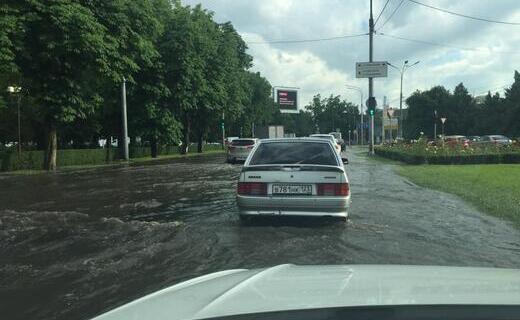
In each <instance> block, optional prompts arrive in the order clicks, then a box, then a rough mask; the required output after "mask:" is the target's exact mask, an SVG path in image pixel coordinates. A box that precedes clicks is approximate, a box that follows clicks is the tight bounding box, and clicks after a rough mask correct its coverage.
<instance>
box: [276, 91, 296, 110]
mask: <svg viewBox="0 0 520 320" xmlns="http://www.w3.org/2000/svg"><path fill="white" fill-rule="evenodd" d="M276 103H277V104H278V108H280V112H282V113H283V112H285V113H293V112H298V91H297V90H289V89H276Z"/></svg>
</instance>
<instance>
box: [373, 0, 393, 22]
mask: <svg viewBox="0 0 520 320" xmlns="http://www.w3.org/2000/svg"><path fill="white" fill-rule="evenodd" d="M389 2H390V0H386V2H385V5H384V6H383V9H381V11H380V12H379V14H378V15H377V18H376V22H374V26H375V25H376V24H377V22H378V21H379V18H380V17H381V15H382V14H383V12H384V11H385V9H386V6H387V5H388V3H389Z"/></svg>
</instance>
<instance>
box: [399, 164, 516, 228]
mask: <svg viewBox="0 0 520 320" xmlns="http://www.w3.org/2000/svg"><path fill="white" fill-rule="evenodd" d="M398 173H399V174H401V175H402V176H404V177H406V178H408V179H410V180H411V181H413V182H414V183H416V184H418V185H420V186H423V187H428V188H432V189H438V190H441V191H445V192H449V193H453V194H456V195H458V196H460V197H462V198H463V199H465V200H468V201H469V202H471V203H473V204H474V205H476V206H477V207H478V208H480V209H482V210H483V211H484V212H487V213H489V214H491V215H494V216H497V217H500V218H505V219H509V220H511V221H512V222H513V223H514V224H515V225H516V226H517V227H520V165H518V164H488V165H434V166H432V165H420V166H411V165H403V166H400V167H399V168H398Z"/></svg>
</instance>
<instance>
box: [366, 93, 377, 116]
mask: <svg viewBox="0 0 520 320" xmlns="http://www.w3.org/2000/svg"><path fill="white" fill-rule="evenodd" d="M376 106H377V101H376V98H374V97H370V98H368V100H367V107H368V113H369V114H370V116H374V113H375V110H376Z"/></svg>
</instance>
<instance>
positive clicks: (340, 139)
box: [329, 132, 346, 151]
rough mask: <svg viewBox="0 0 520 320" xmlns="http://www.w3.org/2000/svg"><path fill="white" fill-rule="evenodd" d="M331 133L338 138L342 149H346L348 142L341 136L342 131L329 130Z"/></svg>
mask: <svg viewBox="0 0 520 320" xmlns="http://www.w3.org/2000/svg"><path fill="white" fill-rule="evenodd" d="M329 134H331V135H333V136H334V138H336V141H337V142H338V143H339V145H340V146H341V151H343V150H345V147H346V144H345V140H343V138H342V137H341V132H329Z"/></svg>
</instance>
